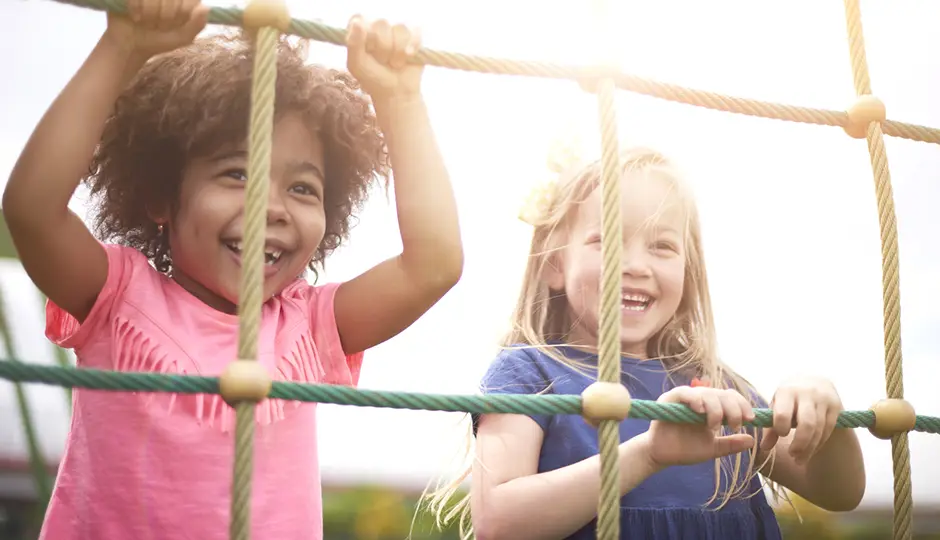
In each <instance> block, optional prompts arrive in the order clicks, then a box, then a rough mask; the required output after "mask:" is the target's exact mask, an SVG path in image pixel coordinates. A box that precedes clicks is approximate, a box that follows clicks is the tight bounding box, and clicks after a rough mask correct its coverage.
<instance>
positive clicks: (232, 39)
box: [83, 34, 390, 272]
mask: <svg viewBox="0 0 940 540" xmlns="http://www.w3.org/2000/svg"><path fill="white" fill-rule="evenodd" d="M306 53H307V44H306V42H303V41H294V40H288V39H286V38H282V39H281V40H280V42H279V44H278V54H277V83H276V105H275V116H276V117H277V116H280V115H283V114H285V113H288V112H292V113H301V114H302V115H303V116H304V118H305V120H306V123H307V124H308V126H310V128H311V129H312V130H314V132H315V133H318V134H319V135H320V137H321V139H322V141H323V145H324V158H325V167H326V170H325V171H324V175H325V176H326V179H325V180H326V182H325V186H324V191H325V193H324V209H325V214H326V231H325V234H324V237H323V241H322V242H321V243H320V246H319V247H318V248H317V251H316V253H315V254H314V257H313V259H312V260H311V261H310V265H309V266H310V269H311V270H313V271H314V272H316V270H317V267H320V268H322V265H323V262H324V260H325V259H326V257H327V256H328V255H329V254H330V253H331V252H333V251H334V250H335V249H336V248H338V247H339V246H340V245H341V244H342V242H343V241H344V240H346V238H347V237H348V235H349V231H350V228H351V227H352V226H353V223H354V220H355V215H354V214H355V213H356V212H358V211H359V210H360V209H361V208H362V205H363V204H364V203H365V201H366V198H367V197H368V194H369V190H370V188H371V187H372V184H373V183H375V182H377V181H378V180H380V179H384V181H385V185H386V187H387V185H388V184H387V183H388V177H389V171H390V168H389V164H388V153H387V150H386V147H385V142H384V139H383V137H382V134H381V132H380V131H379V128H378V125H377V123H376V119H375V115H374V114H373V112H372V108H371V102H370V100H369V99H368V98H367V97H366V96H365V95H364V94H362V93H361V92H360V91H359V84H358V82H357V81H356V80H355V79H353V78H352V76H351V75H349V74H348V73H345V72H341V71H336V70H332V69H327V68H324V67H320V66H315V65H308V64H305V58H306V55H307V54H306ZM252 62H253V51H252V45H251V41H250V38H249V37H247V36H246V35H244V34H228V35H218V36H212V37H210V38H203V39H199V40H196V41H195V42H194V43H193V44H192V45H190V46H188V47H185V48H181V49H177V50H175V51H172V52H169V53H166V54H163V55H159V56H157V57H154V58H153V59H151V60H150V61H149V62H147V64H146V65H145V66H144V67H143V68H142V69H141V71H140V72H139V73H138V74H137V75H136V77H135V78H134V79H133V81H132V82H131V83H130V84H129V86H128V88H127V89H126V90H125V91H124V92H123V94H122V95H121V96H120V97H119V98H118V100H117V102H116V104H115V106H114V111H113V113H112V115H111V116H110V117H109V118H108V120H107V123H106V125H105V127H104V132H103V134H102V137H101V141H100V143H99V146H98V148H97V150H96V152H95V155H94V157H93V160H92V163H91V167H90V169H89V172H88V174H87V176H86V177H85V178H84V179H83V181H84V182H85V184H86V185H87V186H88V187H89V189H90V190H91V194H92V202H93V211H94V230H95V234H96V235H97V236H98V237H99V238H100V239H101V240H103V241H108V240H110V241H114V242H117V243H120V244H123V245H126V246H129V247H133V248H135V249H138V250H140V251H141V252H143V253H144V255H146V256H147V257H148V258H149V259H150V260H151V261H152V262H153V264H154V266H155V267H156V268H157V269H158V270H159V271H161V272H168V271H169V269H170V266H171V259H170V254H169V246H168V245H167V242H166V237H165V235H163V234H161V233H160V231H159V229H158V227H157V224H156V223H154V222H153V220H152V219H151V218H150V217H149V215H151V214H150V213H149V212H148V209H151V210H153V209H159V208H169V209H171V211H175V210H176V209H178V208H179V200H178V199H179V196H180V183H181V181H182V172H183V168H184V166H185V165H186V163H187V162H188V161H189V160H190V159H192V158H194V157H205V156H208V155H210V154H212V153H213V152H215V151H217V150H219V149H220V148H222V147H224V146H226V145H230V144H241V143H243V142H244V141H245V139H246V137H247V133H248V119H249V112H250V111H249V109H250V107H249V104H250V101H251V99H250V97H251V76H252Z"/></svg>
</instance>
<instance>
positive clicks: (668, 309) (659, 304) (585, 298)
mask: <svg viewBox="0 0 940 540" xmlns="http://www.w3.org/2000/svg"><path fill="white" fill-rule="evenodd" d="M621 182H622V183H621V186H622V188H621V189H622V194H623V196H622V206H621V212H622V215H621V216H622V220H623V256H622V261H621V276H622V277H621V292H622V298H621V316H622V323H621V327H620V341H621V345H622V350H623V352H624V354H629V355H631V356H634V357H639V358H645V357H646V356H647V345H648V343H649V340H650V338H651V337H652V336H654V335H655V334H656V333H657V332H659V331H660V330H662V329H663V327H664V326H665V325H666V324H667V323H668V322H669V320H670V319H671V318H672V317H673V316H674V315H675V314H676V311H677V309H678V308H679V304H680V302H681V300H682V295H683V283H684V280H685V267H686V264H685V257H686V245H685V234H684V232H685V231H686V225H687V212H686V209H685V208H684V206H683V204H682V200H681V197H679V196H678V195H677V194H676V192H675V189H674V186H673V184H672V183H671V182H670V181H668V180H666V179H664V178H662V177H660V176H659V175H657V174H655V173H645V172H632V173H628V174H626V175H624V177H623V179H622V180H621ZM600 209H601V202H600V189H595V190H594V191H593V192H592V193H591V194H590V195H589V196H588V197H587V198H586V199H585V200H584V201H583V202H582V203H581V204H580V205H579V206H578V208H577V211H576V213H575V215H574V216H573V217H572V219H571V221H570V223H569V224H568V238H567V239H568V242H567V244H566V246H565V247H564V248H563V249H562V250H561V252H560V255H559V257H558V259H559V260H556V262H555V265H556V268H557V270H558V271H557V272H551V273H550V274H549V277H548V279H549V280H550V282H549V287H550V288H552V289H554V290H556V291H564V293H565V296H566V297H567V300H568V312H569V313H568V317H567V319H568V320H569V321H572V324H571V329H570V333H569V336H568V339H569V341H570V343H572V344H573V345H586V346H592V347H593V346H596V345H597V332H598V331H597V329H598V306H599V300H600V275H601V234H600V231H601V213H600Z"/></svg>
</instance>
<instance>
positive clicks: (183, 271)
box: [158, 113, 326, 313]
mask: <svg viewBox="0 0 940 540" xmlns="http://www.w3.org/2000/svg"><path fill="white" fill-rule="evenodd" d="M272 143H273V146H272V153H271V185H270V191H269V197H268V209H267V227H266V230H265V272H264V292H263V298H264V299H265V300H266V299H268V298H270V297H272V296H274V295H275V294H277V293H278V292H280V291H281V290H283V289H284V287H286V286H287V285H288V284H290V283H291V282H292V281H293V280H295V279H297V277H298V276H301V275H302V274H303V273H304V271H305V270H306V267H307V265H308V264H309V263H310V261H311V259H312V258H313V256H314V253H315V252H316V250H317V247H318V246H319V245H320V242H321V241H322V240H323V235H324V231H325V228H326V216H325V211H324V205H323V198H324V189H325V179H324V173H323V171H324V170H325V165H324V151H323V143H322V141H321V140H320V138H319V136H317V135H316V134H315V133H313V132H312V131H311V130H310V129H309V127H308V126H307V125H306V124H305V123H304V121H303V118H302V117H301V116H300V115H299V114H293V113H288V114H286V115H284V116H283V117H281V118H280V119H279V120H277V121H276V123H275V125H274V132H273V140H272ZM247 166H248V156H247V153H246V148H245V147H244V146H240V147H233V146H228V147H224V148H220V149H218V150H217V151H216V152H214V153H212V154H211V155H209V156H206V157H200V158H196V159H192V160H190V161H189V163H187V165H186V166H185V167H184V169H183V178H182V184H181V186H180V199H179V208H178V209H177V210H176V211H175V212H173V213H172V215H169V216H168V215H164V216H162V219H161V218H158V222H162V223H168V227H167V230H168V235H169V238H168V239H169V245H170V254H171V258H172V261H173V264H172V277H173V279H175V280H176V281H177V282H178V283H179V284H180V285H182V286H183V288H185V289H186V290H188V291H189V292H190V293H192V294H193V295H194V296H196V297H197V298H199V299H200V300H202V301H203V302H205V303H206V304H207V305H209V306H211V307H213V308H215V309H217V310H219V311H223V312H227V313H234V312H235V307H236V305H237V303H238V290H239V284H240V279H241V277H240V276H241V241H242V238H243V234H244V233H243V226H244V221H245V213H244V210H245V181H246V178H247Z"/></svg>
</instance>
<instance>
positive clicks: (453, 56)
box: [55, 0, 940, 144]
mask: <svg viewBox="0 0 940 540" xmlns="http://www.w3.org/2000/svg"><path fill="white" fill-rule="evenodd" d="M55 1H57V2H59V3H63V4H70V5H74V6H79V7H84V8H91V9H95V10H99V11H112V12H115V13H124V12H125V10H126V2H125V0H55ZM209 22H210V23H211V24H218V25H224V26H241V25H242V10H241V9H239V8H235V7H213V8H212V9H211V10H210V11H209ZM288 33H289V34H292V35H295V36H299V37H302V38H306V39H312V40H315V41H320V42H323V43H332V44H334V45H339V46H344V45H345V44H346V31H345V30H343V29H340V28H335V27H332V26H329V25H326V24H323V23H321V22H317V21H310V20H303V19H291V24H290V28H289V29H288ZM415 61H416V62H419V63H422V64H425V65H429V66H436V67H443V68H450V69H457V70H461V71H470V72H476V73H490V74H496V75H521V76H530V77H545V78H552V79H570V80H584V79H596V78H597V77H598V72H597V69H596V68H593V67H588V66H565V65H560V64H556V63H552V62H540V61H531V60H507V59H502V58H493V57H488V56H476V55H468V54H461V53H453V52H445V51H437V50H434V49H427V48H422V49H421V50H420V51H418V53H417V54H416V55H415ZM608 75H610V76H612V77H613V78H614V80H615V81H616V83H617V87H618V88H620V89H621V90H627V91H629V92H633V93H637V94H643V95H647V96H651V97H655V98H659V99H665V100H668V101H673V102H677V103H684V104H686V105H693V106H696V107H703V108H706V109H712V110H716V111H724V112H729V113H734V114H743V115H746V116H755V117H759V118H770V119H775V120H785V121H789V122H798V123H804V124H815V125H823V126H838V127H842V126H844V125H845V124H846V122H847V121H848V117H847V115H846V113H845V111H832V110H826V109H815V108H810V107H800V106H796V105H786V104H780V103H773V102H770V101H761V100H757V99H746V98H741V97H734V96H727V95H723V94H718V93H715V92H708V91H705V90H696V89H693V88H686V87H683V86H679V85H675V84H669V83H664V82H659V81H655V80H651V79H645V78H643V77H638V76H635V75H627V74H623V73H616V74H608ZM882 127H883V131H884V133H885V135H890V136H893V137H900V138H903V139H910V140H914V141H921V142H928V143H934V144H940V129H936V128H930V127H926V126H920V125H917V124H907V123H904V122H897V121H894V120H886V121H885V122H883V123H882Z"/></svg>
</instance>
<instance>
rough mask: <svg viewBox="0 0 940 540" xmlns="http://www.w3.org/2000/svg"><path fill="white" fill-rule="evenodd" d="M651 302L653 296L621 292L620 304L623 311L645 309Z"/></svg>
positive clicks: (641, 310) (640, 310)
mask: <svg viewBox="0 0 940 540" xmlns="http://www.w3.org/2000/svg"><path fill="white" fill-rule="evenodd" d="M652 303H653V298H652V297H650V296H649V295H646V294H635V293H623V296H621V299H620V306H621V308H622V309H623V310H624V311H636V312H643V311H646V310H647V309H648V308H649V307H650V305H652Z"/></svg>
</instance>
